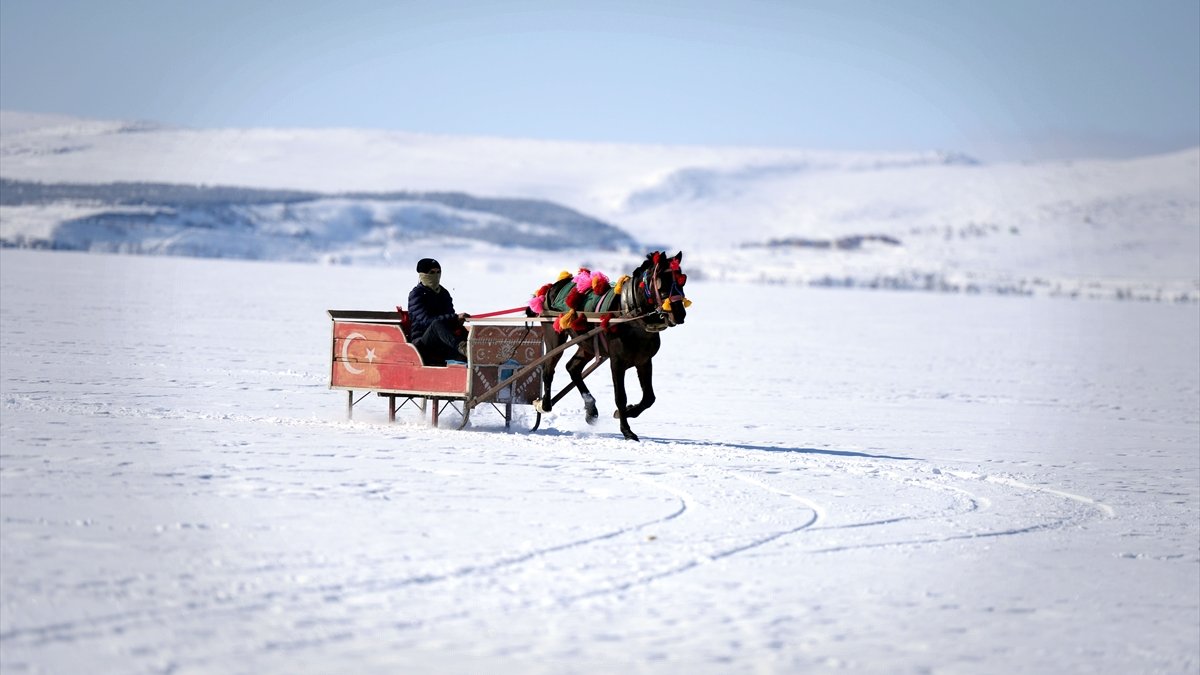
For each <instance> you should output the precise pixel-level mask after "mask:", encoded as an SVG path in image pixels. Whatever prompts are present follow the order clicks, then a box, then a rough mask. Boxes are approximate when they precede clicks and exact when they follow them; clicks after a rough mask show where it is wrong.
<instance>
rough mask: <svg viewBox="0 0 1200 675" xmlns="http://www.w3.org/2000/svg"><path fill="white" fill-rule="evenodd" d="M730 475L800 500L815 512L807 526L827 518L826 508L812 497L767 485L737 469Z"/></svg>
mask: <svg viewBox="0 0 1200 675" xmlns="http://www.w3.org/2000/svg"><path fill="white" fill-rule="evenodd" d="M729 475H731V476H733V477H734V478H736V479H738V480H740V481H742V482H743V483H749V484H750V485H755V486H758V487H760V488H762V489H764V490H766V491H767V492H774V493H775V494H777V495H782V496H784V497H787V498H788V499H791V500H793V501H797V502H800V503H801V504H803V505H804V506H805V507H806V508H808V509H809V510H811V511H812V512H813V519H812V521H811V522H809V523H808V525H806V526H805V527H812V526H813V525H816V524H817V521H819V520H822V519H824V518H825V510H824V509H822V508H821V506H820V505H819V504H817V503H816V502H814V501H812V500H811V499H808V498H806V497H801V496H800V495H798V494H796V493H794V492H788V491H787V490H780V489H779V488H776V487H772V486H770V485H767V484H766V483H764V482H762V481H760V480H758V479H757V478H750V477H749V476H746V475H743V474H740V473H737V472H736V471H730V472H729Z"/></svg>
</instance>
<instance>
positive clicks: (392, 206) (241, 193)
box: [0, 179, 637, 262]
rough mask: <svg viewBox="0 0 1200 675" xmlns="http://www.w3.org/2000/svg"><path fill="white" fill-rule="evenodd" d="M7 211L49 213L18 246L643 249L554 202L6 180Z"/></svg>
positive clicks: (300, 256) (256, 255) (245, 254)
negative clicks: (427, 244) (435, 244)
mask: <svg viewBox="0 0 1200 675" xmlns="http://www.w3.org/2000/svg"><path fill="white" fill-rule="evenodd" d="M68 205H75V206H74V208H75V209H78V210H77V211H76V212H74V213H71V212H70V211H69V209H70V208H71V207H70V206H68ZM0 206H3V207H9V208H11V209H12V210H13V211H14V212H16V213H20V212H21V211H22V210H24V211H25V212H30V213H38V212H42V213H48V214H50V216H51V217H50V218H48V219H46V220H44V221H42V223H41V225H42V226H41V227H37V228H33V229H29V230H25V231H20V230H17V231H14V232H12V233H5V234H4V235H3V236H0V246H6V247H20V248H54V249H66V250H84V251H111V252H125V253H142V254H166V255H190V256H199V257H213V258H227V257H236V258H252V259H271V260H298V261H312V260H317V259H325V260H335V261H340V262H349V261H350V260H351V259H352V258H351V253H352V252H355V251H357V252H358V258H359V259H362V258H367V259H370V258H371V256H372V255H374V256H376V257H379V258H383V259H386V257H387V255H388V251H389V246H390V245H396V244H406V243H413V242H420V241H428V240H430V239H434V240H438V241H440V242H442V243H444V242H446V241H453V240H461V241H463V242H465V243H470V242H484V243H488V244H493V245H495V246H497V247H502V248H503V247H513V246H521V247H524V248H530V249H536V250H559V249H564V248H577V247H581V246H583V247H589V248H595V249H599V250H618V251H632V250H634V249H635V248H636V247H637V243H636V242H635V241H634V240H633V239H632V238H631V237H629V235H627V234H626V233H624V232H623V231H621V230H619V229H617V228H615V227H613V226H611V225H608V224H607V223H603V222H600V221H598V220H596V219H594V218H589V217H587V216H584V215H583V214H580V213H578V212H576V211H573V210H571V209H568V208H565V207H562V206H559V205H557V204H554V203H551V202H546V201H542V200H532V199H482V198H478V197H472V196H471V195H466V194H462V193H408V192H392V193H347V194H340V195H325V194H321V193H316V192H306V191H296V190H262V189H254V188H238V187H207V186H183V185H171V184H163V183H109V184H100V185H88V184H80V183H56V184H44V183H31V182H24V181H12V180H8V179H0ZM62 209H68V210H66V211H64V210H62ZM55 213H58V214H60V215H58V216H57V217H55V216H54V215H53V214H55ZM30 220H32V219H30ZM14 229H15V228H14Z"/></svg>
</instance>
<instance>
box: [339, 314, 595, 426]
mask: <svg viewBox="0 0 1200 675" xmlns="http://www.w3.org/2000/svg"><path fill="white" fill-rule="evenodd" d="M328 313H329V317H330V319H332V320H333V340H332V350H331V359H330V363H331V370H330V388H332V389H341V390H345V391H346V415H347V417H348V418H351V419H353V417H354V407H355V406H356V405H358V404H359V403H361V402H362V401H363V399H365V398H367V397H368V396H371V395H372V394H374V395H375V396H377V397H381V398H386V399H387V405H388V421H389V422H394V421H395V420H396V414H397V412H398V411H399V410H400V409H401V408H403V407H405V406H407V405H410V404H411V405H413V406H414V407H416V408H418V409H420V411H421V415H422V417H425V416H428V418H429V423H430V424H431V425H433V426H438V422H439V418H440V416H441V414H442V413H443V412H445V411H446V409H447V408H450V407H452V408H454V409H455V410H457V411H458V412H459V413H460V414H461V420H460V421H459V424H458V428H460V429H461V428H463V427H465V426H466V425H467V422H468V421H469V419H470V416H471V411H472V410H474V409H475V408H477V407H479V406H480V405H490V406H491V407H492V408H493V409H495V410H496V411H497V412H498V413H499V414H500V415H502V416H503V418H504V426H505V428H506V429H507V428H511V426H512V422H513V415H514V408H513V406H516V405H530V404H532V403H533V402H534V401H536V400H537V399H539V398H541V396H542V368H543V367H544V365H545V364H546V362H547V361H549V360H550V359H551V358H552V357H553V356H556V355H557V354H558V353H559V352H561V351H562V350H564V349H567V348H568V347H571V346H574V345H575V344H578V342H580V341H582V340H583V339H584V338H588V339H590V338H592V337H594V336H595V335H596V334H597V333H599V331H600V330H601V329H600V327H599V326H597V327H596V328H595V329H593V330H591V331H589V332H588V333H587V334H585V335H583V336H580V338H577V339H576V340H572V341H570V342H569V343H566V344H563V345H561V346H560V347H558V348H556V349H555V350H553V351H552V352H550V353H546V349H545V342H544V340H543V333H542V331H543V330H546V328H544V324H545V319H543V318H537V317H534V318H519V319H490V320H489V319H484V320H472V321H470V322H469V323H468V324H467V328H468V337H467V359H466V361H464V362H454V361H451V362H448V363H447V364H446V365H444V366H442V365H426V364H425V363H424V362H423V361H422V359H421V355H420V353H419V352H418V351H417V348H416V347H415V346H414V345H413V344H412V343H411V342H409V340H408V335H407V332H406V328H407V326H406V325H405V324H406V320H405V316H404V314H403V313H402V312H398V311H397V312H374V311H359V310H329V311H328ZM598 365H599V363H596V364H593V366H592V369H594V368H595V367H596V366H598ZM589 372H590V370H589ZM565 393H566V390H564V391H563V392H560V393H559V395H558V396H557V397H556V398H555V400H557V399H558V398H561V397H562V395H563V394H565ZM534 414H535V417H534V422H533V425H532V428H531V430H536V429H537V428H538V426H539V425H540V424H541V417H542V416H541V413H540V412H537V411H536V410H535V411H534Z"/></svg>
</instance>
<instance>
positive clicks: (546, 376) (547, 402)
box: [533, 333, 562, 413]
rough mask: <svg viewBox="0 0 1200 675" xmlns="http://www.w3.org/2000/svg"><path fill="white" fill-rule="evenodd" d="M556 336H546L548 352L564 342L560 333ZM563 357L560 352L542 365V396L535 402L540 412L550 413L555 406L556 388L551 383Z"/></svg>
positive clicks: (534, 404) (534, 406)
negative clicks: (552, 387)
mask: <svg viewBox="0 0 1200 675" xmlns="http://www.w3.org/2000/svg"><path fill="white" fill-rule="evenodd" d="M553 335H554V337H550V336H547V337H546V353H547V354H549V353H550V352H552V351H554V350H555V349H557V348H558V345H560V344H562V340H560V339H558V335H557V334H556V333H555V334H553ZM560 358H562V354H561V353H560V354H558V355H556V356H554V357H553V358H551V359H550V360H549V361H547V362H546V363H545V364H543V365H542V397H541V398H539V399H538V400H536V401H534V402H533V409H534V410H536V411H538V412H540V413H548V412H550V409H551V408H553V407H554V404H553V403H551V401H553V400H554V390H553V389H551V388H550V385H551V384H553V383H554V369H555V368H556V367H557V366H558V360H559V359H560Z"/></svg>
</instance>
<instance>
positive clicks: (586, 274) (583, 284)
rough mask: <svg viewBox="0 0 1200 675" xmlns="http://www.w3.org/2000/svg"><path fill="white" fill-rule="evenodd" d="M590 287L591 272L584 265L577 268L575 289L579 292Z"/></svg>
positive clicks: (584, 291)
mask: <svg viewBox="0 0 1200 675" xmlns="http://www.w3.org/2000/svg"><path fill="white" fill-rule="evenodd" d="M591 287H592V273H591V271H590V270H588V269H587V268H586V267H581V268H579V274H576V275H575V290H577V291H579V292H580V293H586V292H587V291H588V290H589V289H590V288H591Z"/></svg>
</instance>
